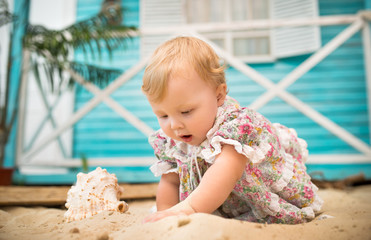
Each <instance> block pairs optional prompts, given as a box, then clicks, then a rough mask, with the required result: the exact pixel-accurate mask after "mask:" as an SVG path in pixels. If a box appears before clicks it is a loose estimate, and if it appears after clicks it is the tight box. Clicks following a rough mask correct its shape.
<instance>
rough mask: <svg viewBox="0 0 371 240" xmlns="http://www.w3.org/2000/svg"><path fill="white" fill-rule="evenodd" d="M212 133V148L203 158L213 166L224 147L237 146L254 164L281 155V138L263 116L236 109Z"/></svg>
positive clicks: (207, 148)
mask: <svg viewBox="0 0 371 240" xmlns="http://www.w3.org/2000/svg"><path fill="white" fill-rule="evenodd" d="M213 128H214V129H212V130H211V131H210V132H209V133H208V139H209V146H207V147H206V148H205V149H204V150H203V151H202V154H203V156H204V158H205V159H206V161H208V162H209V163H213V162H214V160H215V157H216V156H217V155H218V154H219V153H220V152H221V148H222V145H223V144H229V145H232V146H234V148H235V150H236V151H237V152H238V153H240V154H242V155H244V156H246V157H247V158H248V159H249V161H250V162H252V163H253V164H256V163H260V162H262V161H263V160H265V159H266V158H268V157H269V156H272V154H275V153H277V151H279V142H278V138H277V135H276V134H275V132H274V131H275V130H274V128H272V125H271V123H270V122H269V121H268V120H267V119H265V118H264V117H263V116H262V115H260V114H259V113H257V112H255V111H253V110H251V109H247V108H241V109H236V111H234V112H229V113H228V114H227V115H226V116H224V119H223V121H221V122H220V123H219V124H217V125H216V126H215V125H214V127H213Z"/></svg>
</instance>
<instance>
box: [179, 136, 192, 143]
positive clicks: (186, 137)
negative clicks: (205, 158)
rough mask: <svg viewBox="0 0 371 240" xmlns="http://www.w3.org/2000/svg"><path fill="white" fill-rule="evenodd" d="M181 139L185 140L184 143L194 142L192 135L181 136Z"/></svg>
mask: <svg viewBox="0 0 371 240" xmlns="http://www.w3.org/2000/svg"><path fill="white" fill-rule="evenodd" d="M180 138H181V139H182V140H183V142H190V141H192V135H183V136H180Z"/></svg>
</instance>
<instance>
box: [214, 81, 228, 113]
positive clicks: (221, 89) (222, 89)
mask: <svg viewBox="0 0 371 240" xmlns="http://www.w3.org/2000/svg"><path fill="white" fill-rule="evenodd" d="M226 96H227V84H225V83H222V84H220V85H219V86H218V87H217V89H216V99H217V101H218V107H220V106H222V105H223V103H224V100H225V97H226Z"/></svg>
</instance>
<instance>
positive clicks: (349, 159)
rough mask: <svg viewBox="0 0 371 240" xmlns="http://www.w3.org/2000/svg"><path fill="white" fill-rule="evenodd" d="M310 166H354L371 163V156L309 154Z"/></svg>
mask: <svg viewBox="0 0 371 240" xmlns="http://www.w3.org/2000/svg"><path fill="white" fill-rule="evenodd" d="M307 163H309V164H342V163H344V164H353V163H371V157H370V156H364V155H361V154H328V155H327V154H318V155H317V154H309V157H308V161H307Z"/></svg>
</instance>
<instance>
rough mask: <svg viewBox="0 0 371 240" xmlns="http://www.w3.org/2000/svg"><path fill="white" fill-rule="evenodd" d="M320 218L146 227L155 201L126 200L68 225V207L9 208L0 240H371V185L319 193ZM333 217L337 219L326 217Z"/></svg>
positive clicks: (0, 215)
mask: <svg viewBox="0 0 371 240" xmlns="http://www.w3.org/2000/svg"><path fill="white" fill-rule="evenodd" d="M319 194H320V196H321V197H322V198H323V199H324V201H325V204H324V206H323V209H322V212H321V214H319V215H318V216H317V217H316V219H314V220H313V221H311V222H309V223H305V224H298V225H282V224H271V225H267V224H257V223H249V222H242V221H238V220H234V219H224V218H221V217H217V216H213V215H209V214H193V215H191V216H189V217H186V216H183V217H169V218H166V219H163V220H161V221H158V222H155V223H146V224H143V223H142V221H143V218H144V217H145V216H147V215H148V213H149V211H150V209H151V208H152V207H153V206H154V203H155V202H154V200H143V201H133V202H128V203H129V206H130V209H129V211H128V212H126V213H122V214H120V213H116V212H103V213H100V214H97V215H95V216H93V217H90V218H88V219H84V220H81V221H75V222H71V223H65V222H64V219H63V214H64V212H65V210H64V209H61V208H59V209H58V208H45V207H7V208H1V210H0V239H7V240H11V239H22V240H26V239H27V240H29V239H30V240H32V239H38V240H39V239H99V240H105V239H219V240H227V239H244V240H247V239H259V240H266V239H300V240H305V239H311V240H313V239H326V240H335V239H336V240H340V239H347V240H348V239H349V240H351V239H352V240H353V239H356V240H358V239H361V240H362V239H368V240H371V185H366V186H360V187H354V188H349V189H347V190H335V189H321V190H320V192H319ZM324 216H332V217H333V218H325V219H322V220H321V218H324Z"/></svg>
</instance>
